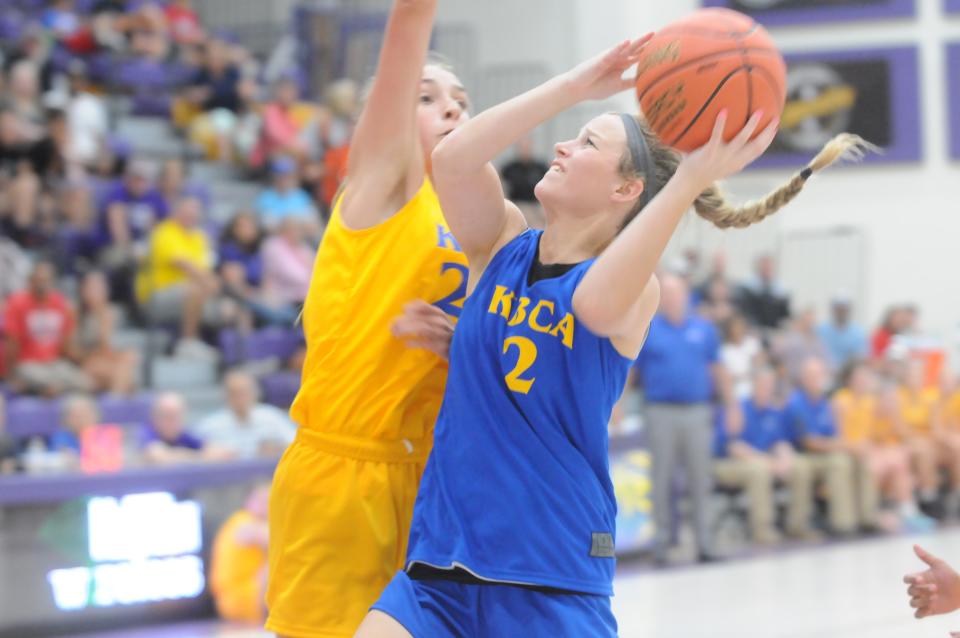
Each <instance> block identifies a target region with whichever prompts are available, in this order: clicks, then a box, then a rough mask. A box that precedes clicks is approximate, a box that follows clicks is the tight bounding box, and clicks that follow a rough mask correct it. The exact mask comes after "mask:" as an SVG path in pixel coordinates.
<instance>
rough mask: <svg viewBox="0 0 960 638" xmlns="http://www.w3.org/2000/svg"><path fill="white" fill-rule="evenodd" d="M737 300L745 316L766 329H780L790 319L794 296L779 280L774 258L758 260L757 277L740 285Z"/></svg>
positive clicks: (768, 257) (756, 262) (764, 255)
mask: <svg viewBox="0 0 960 638" xmlns="http://www.w3.org/2000/svg"><path fill="white" fill-rule="evenodd" d="M736 299H737V305H738V306H739V307H740V311H741V312H742V313H743V314H744V316H746V318H747V319H748V320H749V321H750V322H751V323H753V324H754V325H756V326H759V327H760V328H763V329H776V328H779V327H780V324H781V323H782V322H783V320H784V319H787V318H788V317H789V316H790V295H789V293H788V292H787V291H786V289H785V288H784V287H783V286H782V285H781V284H780V283H779V282H778V281H777V279H776V264H775V263H774V260H773V255H769V254H763V255H760V256H759V257H757V259H756V261H755V263H754V276H753V278H752V279H750V280H748V281H746V282H744V283H742V284H741V285H740V287H739V288H738V290H737V294H736Z"/></svg>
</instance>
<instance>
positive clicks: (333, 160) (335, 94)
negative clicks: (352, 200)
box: [301, 79, 359, 211]
mask: <svg viewBox="0 0 960 638" xmlns="http://www.w3.org/2000/svg"><path fill="white" fill-rule="evenodd" d="M358 112H359V88H358V87H357V84H356V82H354V81H353V80H349V79H343V80H337V81H336V82H332V83H331V84H330V85H329V86H327V88H326V91H325V95H324V106H323V108H322V109H321V110H319V111H318V114H317V117H315V118H314V119H313V121H312V122H311V124H310V125H309V126H308V127H307V128H306V129H305V130H304V131H303V133H301V135H302V137H303V139H305V140H306V141H307V146H308V148H309V151H308V155H309V159H308V162H307V164H306V166H305V167H304V171H303V172H304V181H305V182H307V183H309V184H310V190H311V191H312V192H313V194H314V196H315V197H316V198H317V200H318V201H320V202H321V203H322V204H323V208H324V209H325V211H329V209H330V207H331V206H332V205H333V198H334V197H335V196H336V194H337V192H338V191H339V190H340V184H341V183H342V182H343V180H344V178H345V177H346V174H347V156H348V154H349V151H350V140H351V138H352V137H353V129H354V126H355V125H356V118H357V115H358Z"/></svg>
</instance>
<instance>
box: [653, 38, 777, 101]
mask: <svg viewBox="0 0 960 638" xmlns="http://www.w3.org/2000/svg"><path fill="white" fill-rule="evenodd" d="M737 52H740V53H741V54H744V53H757V54H764V55H777V56H779V55H780V52H779V51H777V50H776V49H755V48H742V47H736V48H734V49H727V50H725V51H716V52H714V53H708V54H706V55H703V56H700V57H699V58H695V59H693V60H688V61H686V62H684V63H683V64H680V65H676V66H671V67H670V69H669V70H667V71H666V72H664V73H663V74H661V75H660V76H658V77H657V78H656V79H654V80H651V81H650V82H649V83H648V84H647V88H646V89H644V91H643V93H640V94H638V95H637V99H638V100H643V98H644V97H646V95H647V93H649V92H650V89H651V88H653V86H654V85H655V84H657V83H658V82H660V81H661V80H663V79H664V78H666V77H669V76H670V75H671V74H672V73H676V72H677V71H682V70H684V69H686V68H687V67H690V66H693V65H696V64H701V63H703V62H705V61H707V60H709V59H711V58H719V57H723V56H725V55H729V54H730V53H737ZM641 62H642V61H641ZM642 77H643V76H642V75H641V76H640V78H642ZM640 78H637V79H638V80H639V79H640Z"/></svg>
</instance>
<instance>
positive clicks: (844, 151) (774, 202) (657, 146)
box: [620, 118, 880, 229]
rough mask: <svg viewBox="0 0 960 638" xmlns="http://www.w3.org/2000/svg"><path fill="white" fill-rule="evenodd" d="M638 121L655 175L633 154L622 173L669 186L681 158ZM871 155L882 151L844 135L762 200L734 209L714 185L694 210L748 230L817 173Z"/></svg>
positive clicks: (720, 225)
mask: <svg viewBox="0 0 960 638" xmlns="http://www.w3.org/2000/svg"><path fill="white" fill-rule="evenodd" d="M637 119H638V121H639V123H640V129H641V131H642V133H643V137H644V141H645V142H646V143H647V146H648V147H649V149H650V153H651V156H652V158H653V163H654V165H655V169H654V170H655V171H656V175H644V174H643V173H642V172H641V171H638V169H637V168H636V167H635V166H634V165H633V161H632V158H631V156H630V153H625V154H624V156H623V158H621V161H620V173H621V175H623V176H624V177H626V178H629V179H641V180H647V179H656V180H657V182H658V183H659V184H666V183H667V182H668V181H669V180H670V178H671V177H673V174H674V173H676V171H677V167H678V166H679V165H680V160H681V157H680V154H679V153H677V152H676V151H674V150H673V149H672V148H670V147H668V146H667V145H666V144H664V143H663V142H661V141H660V140H659V139H658V138H657V136H656V135H655V134H654V133H653V131H651V130H650V128H649V127H648V126H647V124H646V123H645V122H644V121H643V120H642V119H641V118H637ZM868 151H870V152H879V151H880V149H879V148H878V147H876V146H874V145H873V144H871V143H869V142H867V141H865V140H864V139H862V138H861V137H860V136H859V135H853V134H851V133H842V134H840V135H838V136H836V137H835V138H833V139H832V140H830V141H829V142H827V144H826V146H824V147H823V149H822V150H821V151H820V153H818V154H817V156H816V157H814V158H813V161H811V162H810V163H809V164H807V166H806V167H805V168H804V169H803V170H802V171H800V172H798V173H797V174H796V175H794V176H793V177H792V178H791V179H790V181H789V182H787V183H786V184H784V185H783V186H781V187H780V188H778V189H777V190H775V191H774V192H772V193H770V194H769V195H767V196H766V197H765V198H763V199H762V200H759V201H754V202H748V203H747V204H744V205H743V206H740V207H736V208H735V207H733V206H731V205H730V204H729V203H727V200H726V199H725V198H724V196H723V193H721V191H720V189H719V188H718V187H717V185H716V184H713V185H711V186H710V187H709V188H708V189H707V190H705V191H703V193H701V194H700V196H699V197H697V199H696V201H695V202H694V204H693V207H694V210H696V212H697V214H698V215H700V217H703V218H704V219H706V220H707V221H709V222H710V223H712V224H713V225H714V226H717V227H718V228H724V229H726V228H746V227H747V226H751V225H753V224H757V223H759V222H761V221H763V220H764V219H766V218H767V217H769V216H770V215H773V214H774V213H776V212H777V211H778V210H780V209H781V208H783V207H784V206H786V205H787V204H789V203H790V202H791V201H793V199H794V198H795V197H796V196H797V195H799V194H800V191H802V190H803V187H804V185H805V184H806V183H807V180H808V179H810V176H811V175H813V174H814V173H817V172H819V171H821V170H823V169H825V168H827V167H828V166H830V165H832V164H835V163H836V162H838V161H841V160H853V161H856V160H859V159H860V158H862V157H863V155H864V154H865V153H867V152H868ZM642 209H643V201H642V199H641V200H638V202H637V204H635V205H634V207H633V209H632V210H631V211H630V212H629V213H628V214H627V216H626V219H625V220H624V223H623V225H622V227H621V229H622V228H625V227H626V226H627V224H629V223H630V222H631V221H632V220H633V218H634V217H636V216H637V215H638V214H639V213H640V211H641V210H642Z"/></svg>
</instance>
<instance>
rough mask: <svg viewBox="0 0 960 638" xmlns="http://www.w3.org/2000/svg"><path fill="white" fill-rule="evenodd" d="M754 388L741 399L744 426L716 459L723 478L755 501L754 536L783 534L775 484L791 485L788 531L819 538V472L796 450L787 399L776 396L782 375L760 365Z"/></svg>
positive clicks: (762, 539) (767, 538) (765, 539)
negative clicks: (814, 524)
mask: <svg viewBox="0 0 960 638" xmlns="http://www.w3.org/2000/svg"><path fill="white" fill-rule="evenodd" d="M752 386H753V394H752V396H751V397H749V398H747V399H745V400H744V401H743V402H742V403H741V413H742V414H743V427H742V429H740V430H739V431H733V430H732V428H731V429H730V430H728V431H726V432H723V433H722V434H726V441H725V445H724V446H722V448H721V449H720V450H718V455H719V456H720V458H718V459H717V460H716V462H715V464H714V475H715V476H716V479H717V482H718V483H720V484H721V485H726V486H730V487H734V488H740V489H743V490H744V491H745V492H746V494H747V497H748V500H749V503H750V513H749V516H750V530H751V535H752V536H753V540H754V541H756V542H758V543H761V544H774V543H777V542H778V541H779V540H780V535H779V533H778V532H777V531H776V530H775V529H774V516H775V514H776V511H775V507H774V500H773V488H774V485H775V484H776V483H778V482H779V483H782V484H784V485H786V486H787V489H788V491H789V495H790V502H789V505H788V508H787V521H786V523H787V524H786V532H787V535H789V536H790V537H792V538H799V539H803V540H813V539H816V538H817V534H816V533H815V532H814V531H813V530H812V528H811V525H810V523H811V515H812V513H813V474H812V470H811V467H810V463H809V461H808V460H807V459H806V458H804V457H803V456H802V455H799V454H797V453H796V452H794V450H793V446H791V445H790V442H789V440H788V437H787V424H786V418H785V414H784V410H783V407H782V405H780V404H778V403H777V401H776V375H775V374H774V372H773V370H772V369H770V368H767V367H762V368H758V369H757V370H756V371H755V372H754V374H753V378H752Z"/></svg>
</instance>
